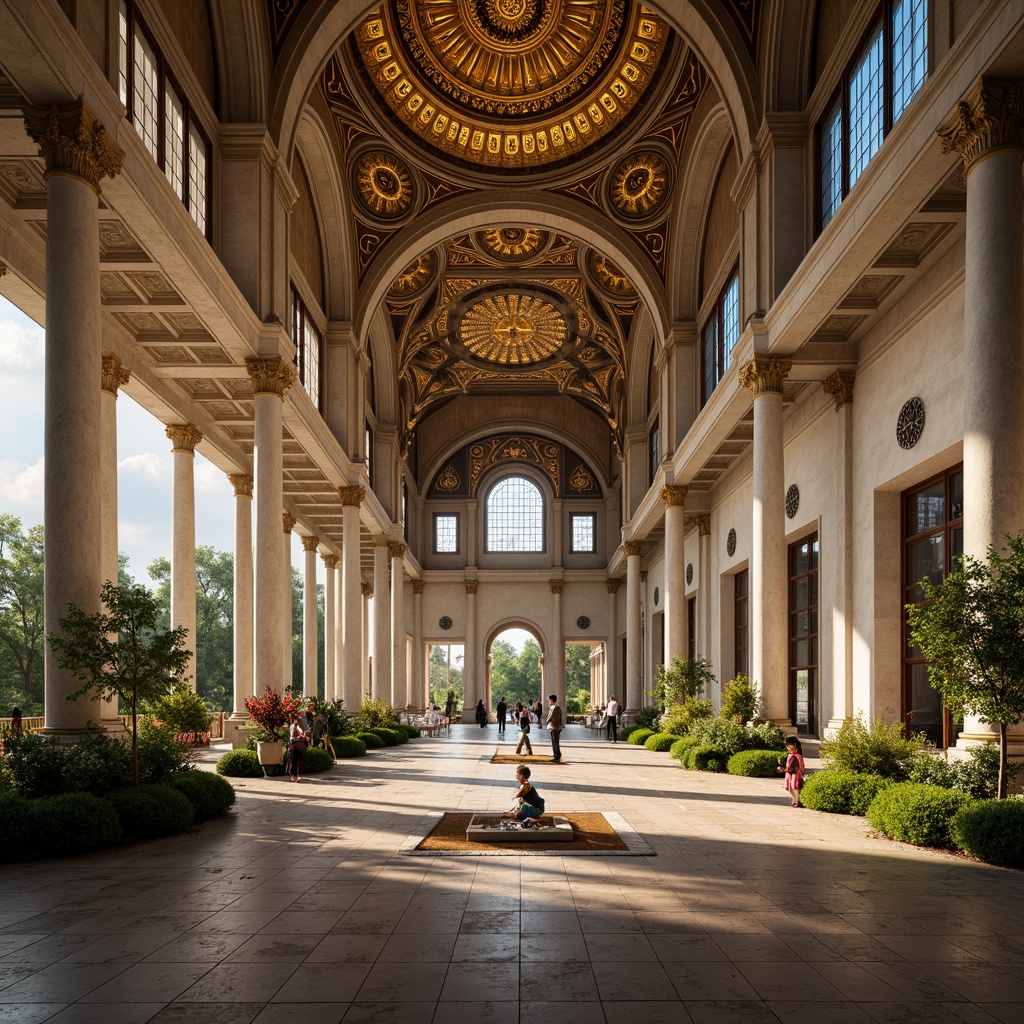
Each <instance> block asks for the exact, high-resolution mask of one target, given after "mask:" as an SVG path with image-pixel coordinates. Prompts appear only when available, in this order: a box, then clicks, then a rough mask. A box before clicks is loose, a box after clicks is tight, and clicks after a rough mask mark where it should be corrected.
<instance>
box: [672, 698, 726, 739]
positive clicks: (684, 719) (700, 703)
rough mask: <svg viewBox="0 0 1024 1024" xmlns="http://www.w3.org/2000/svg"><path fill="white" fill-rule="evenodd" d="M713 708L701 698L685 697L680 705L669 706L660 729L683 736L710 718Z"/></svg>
mask: <svg viewBox="0 0 1024 1024" xmlns="http://www.w3.org/2000/svg"><path fill="white" fill-rule="evenodd" d="M714 714H715V706H714V704H712V703H711V701H710V700H706V699H703V698H701V697H687V699H686V700H684V701H683V702H682V703H681V704H671V705H669V709H668V713H667V714H666V715H665V720H664V722H663V723H662V727H663V728H664V730H665V732H672V733H675V734H676V735H677V736H685V735H687V733H689V732H690V730H691V729H692V728H693V727H694V725H695V724H696V723H697V722H699V721H700V720H701V719H703V718H712V717H714Z"/></svg>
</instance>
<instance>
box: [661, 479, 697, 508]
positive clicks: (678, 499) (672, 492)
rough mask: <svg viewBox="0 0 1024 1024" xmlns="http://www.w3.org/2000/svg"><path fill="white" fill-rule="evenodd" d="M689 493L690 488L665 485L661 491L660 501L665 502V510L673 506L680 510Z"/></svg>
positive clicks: (680, 485)
mask: <svg viewBox="0 0 1024 1024" xmlns="http://www.w3.org/2000/svg"><path fill="white" fill-rule="evenodd" d="M689 492H690V488H689V487H684V486H683V485H682V484H665V486H664V487H662V489H661V500H662V501H663V502H665V507H666V508H671V507H672V506H673V505H678V506H679V507H680V508H682V507H683V503H684V502H685V501H686V495H687V494H689Z"/></svg>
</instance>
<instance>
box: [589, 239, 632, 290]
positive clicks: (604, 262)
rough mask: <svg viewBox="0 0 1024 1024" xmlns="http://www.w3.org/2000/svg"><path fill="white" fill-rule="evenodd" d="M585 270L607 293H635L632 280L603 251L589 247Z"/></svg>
mask: <svg viewBox="0 0 1024 1024" xmlns="http://www.w3.org/2000/svg"><path fill="white" fill-rule="evenodd" d="M587 270H588V271H590V276H591V277H592V278H593V279H594V280H595V281H596V282H597V284H598V286H599V287H600V288H602V289H603V290H604V291H606V292H607V293H608V294H609V295H615V296H621V295H636V290H635V289H634V288H633V284H632V282H631V281H630V280H629V278H628V277H626V275H625V274H624V273H623V272H622V271H621V270H620V269H619V268H618V266H616V264H614V263H613V262H612V261H611V260H610V259H608V257H607V256H605V255H604V254H603V253H600V252H598V251H597V250H596V249H591V250H590V252H589V253H588V255H587Z"/></svg>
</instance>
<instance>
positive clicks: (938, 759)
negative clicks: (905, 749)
mask: <svg viewBox="0 0 1024 1024" xmlns="http://www.w3.org/2000/svg"><path fill="white" fill-rule="evenodd" d="M1022 770H1024V765H1021V764H1018V763H1010V764H1008V765H1006V776H1007V780H1008V781H1009V782H1012V781H1013V780H1014V779H1016V777H1017V775H1018V774H1019V773H1020V772H1021V771H1022ZM907 779H908V780H909V781H910V782H923V783H926V784H928V785H931V786H944V787H945V788H946V789H958V790H960V791H961V792H962V793H967V794H968V796H972V797H974V799H975V800H991V799H993V798H995V797H996V795H997V794H998V792H999V748H998V746H996V744H994V743H982V744H978V745H977V746H974V747H970V748H969V749H968V752H967V757H966V758H952V759H950V760H948V761H947V760H946V759H945V758H943V757H942V756H940V755H937V754H931V753H929V752H928V751H921V752H920V753H919V754H918V755H917V756H916V757H914V758H912V759H911V760H910V767H909V771H908V773H907Z"/></svg>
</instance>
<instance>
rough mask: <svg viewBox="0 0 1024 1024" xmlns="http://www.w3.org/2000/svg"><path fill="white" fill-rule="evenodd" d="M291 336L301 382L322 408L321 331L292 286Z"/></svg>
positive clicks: (316, 404) (296, 367) (311, 397)
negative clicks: (314, 323)
mask: <svg viewBox="0 0 1024 1024" xmlns="http://www.w3.org/2000/svg"><path fill="white" fill-rule="evenodd" d="M291 313H292V315H291V321H292V322H291V325H290V326H291V337H292V344H293V345H294V346H295V369H296V370H297V371H298V374H299V383H300V384H301V385H302V387H303V390H304V391H305V392H306V394H307V395H309V397H310V399H311V400H312V402H313V404H314V405H315V406H316V407H317V409H319V408H320V354H321V348H322V342H321V339H320V332H319V331H318V330H317V329H316V327H315V326H314V325H313V323H312V321H311V320H310V318H309V312H308V311H307V309H306V304H305V303H304V302H303V301H302V299H301V298H300V297H299V293H298V292H297V291H296V290H295V288H294V287H293V288H292V310H291Z"/></svg>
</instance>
